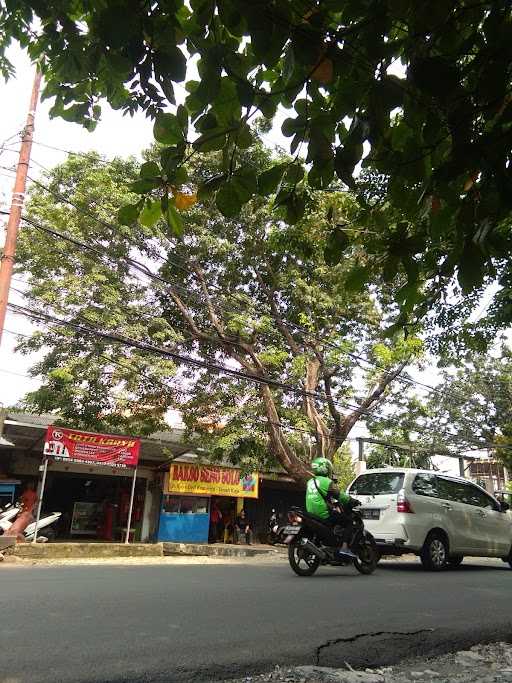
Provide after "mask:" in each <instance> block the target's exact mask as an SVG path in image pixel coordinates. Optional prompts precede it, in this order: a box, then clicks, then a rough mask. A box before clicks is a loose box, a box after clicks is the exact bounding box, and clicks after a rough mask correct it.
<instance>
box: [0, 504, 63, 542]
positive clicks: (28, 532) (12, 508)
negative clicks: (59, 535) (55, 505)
mask: <svg viewBox="0 0 512 683" xmlns="http://www.w3.org/2000/svg"><path fill="white" fill-rule="evenodd" d="M20 511H21V507H20V506H19V505H18V504H16V505H8V506H7V507H6V508H4V509H3V510H1V511H0V534H1V535H4V536H9V529H10V528H11V527H12V525H13V522H14V520H15V518H16V517H17V516H18V513H19V512H20ZM61 515H62V513H61V512H52V513H50V514H47V515H46V516H44V517H41V518H40V519H39V523H38V525H37V542H38V543H46V542H47V541H50V540H53V539H54V538H55V531H54V530H53V529H50V528H49V527H50V526H51V525H52V524H53V523H54V522H56V521H57V520H58V519H59V518H60V517H61ZM41 529H46V531H45V533H44V535H42V534H41V535H40V531H41ZM35 530H36V523H35V522H30V524H28V526H27V527H26V528H25V530H24V531H23V536H24V538H25V540H26V541H33V540H34V535H35Z"/></svg>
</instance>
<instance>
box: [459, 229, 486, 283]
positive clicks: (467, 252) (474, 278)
mask: <svg viewBox="0 0 512 683" xmlns="http://www.w3.org/2000/svg"><path fill="white" fill-rule="evenodd" d="M484 263H485V256H484V254H483V252H482V251H481V249H479V247H477V245H476V244H475V243H474V242H472V241H468V242H467V243H466V244H465V246H464V249H463V250H462V254H461V256H460V261H459V268H458V271H457V279H458V281H459V285H460V286H461V289H462V291H463V292H464V294H469V293H470V292H472V291H473V290H474V289H476V288H477V287H480V286H481V285H482V282H483V278H484V272H483V267H484Z"/></svg>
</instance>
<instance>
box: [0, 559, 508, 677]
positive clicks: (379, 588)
mask: <svg viewBox="0 0 512 683" xmlns="http://www.w3.org/2000/svg"><path fill="white" fill-rule="evenodd" d="M511 585H512V571H511V570H510V569H509V568H508V565H505V564H503V563H502V562H496V563H489V562H488V563H480V564H479V563H478V562H476V561H475V562H474V563H473V564H471V563H470V562H469V563H468V564H465V565H463V566H462V567H461V568H460V569H458V570H452V571H447V572H444V573H442V574H429V573H425V572H423V571H422V570H421V567H420V565H419V564H417V563H403V562H394V563H393V562H389V561H388V562H385V563H381V565H379V568H378V570H377V571H376V572H375V574H374V575H373V576H370V577H365V576H360V575H359V574H357V573H356V572H355V570H353V569H352V568H341V569H340V568H322V569H320V570H319V572H318V573H317V574H316V575H315V576H314V577H312V578H308V579H301V578H299V577H296V576H295V575H294V574H292V572H291V570H290V569H289V567H288V565H287V564H286V561H285V560H284V559H283V560H282V562H276V561H273V562H272V563H267V564H265V563H261V562H259V563H258V562H249V561H248V563H247V564H222V565H156V566H140V567H137V566H54V567H49V566H47V567H44V566H39V567H19V566H12V567H5V566H4V567H3V568H2V569H0V614H1V626H0V638H1V644H2V647H1V650H0V652H1V655H0V661H1V667H0V683H32V682H37V683H39V682H41V683H50V682H52V683H55V682H56V681H58V682H59V683H67V682H68V681H73V682H74V683H77V682H87V683H92V682H95V683H96V682H100V681H101V683H107V682H110V683H118V682H119V683H120V682H121V681H128V682H132V683H135V682H137V683H142V682H143V681H158V682H163V681H177V680H192V679H193V680H196V681H198V680H199V681H206V680H210V681H211V680H220V679H222V678H227V677H230V676H232V677H235V676H236V675H240V674H245V673H249V672H253V671H262V670H265V669H267V668H268V669H270V668H272V667H273V666H274V665H275V664H277V663H279V664H304V663H315V662H319V663H320V664H322V665H326V666H329V665H339V666H343V663H344V662H345V661H349V662H350V663H351V664H352V665H353V666H367V665H385V664H389V663H393V662H394V661H396V660H397V659H399V658H400V657H402V656H405V655H413V654H419V653H423V652H427V651H432V652H436V653H438V652H443V651H447V650H449V649H450V648H452V647H454V646H456V645H459V646H461V647H464V646H466V645H467V644H469V643H474V642H478V641H479V640H483V639H487V638H489V639H494V638H496V639H497V638H499V637H503V636H504V635H508V634H510V632H511V630H510V624H511V616H510V594H511ZM379 632H384V633H383V634H381V635H375V634H376V633H379ZM393 632H399V634H402V635H396V633H395V634H394V635H393ZM372 634H373V635H372ZM406 634H407V635H406ZM333 641H336V642H333ZM343 641H345V642H343Z"/></svg>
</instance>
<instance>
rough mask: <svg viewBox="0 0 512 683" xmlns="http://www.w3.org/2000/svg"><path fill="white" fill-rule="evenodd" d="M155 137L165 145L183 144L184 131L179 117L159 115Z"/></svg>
mask: <svg viewBox="0 0 512 683" xmlns="http://www.w3.org/2000/svg"><path fill="white" fill-rule="evenodd" d="M153 135H154V138H155V140H156V141H157V142H160V143H162V144H163V145H175V144H177V143H178V142H183V131H182V129H181V125H180V122H179V120H178V117H177V116H174V114H168V113H165V114H157V116H156V119H155V125H154V126H153Z"/></svg>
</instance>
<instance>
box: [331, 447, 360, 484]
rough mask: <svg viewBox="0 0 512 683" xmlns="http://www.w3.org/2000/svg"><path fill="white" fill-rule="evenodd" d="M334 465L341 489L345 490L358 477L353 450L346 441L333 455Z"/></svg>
mask: <svg viewBox="0 0 512 683" xmlns="http://www.w3.org/2000/svg"><path fill="white" fill-rule="evenodd" d="M332 466H333V469H334V475H335V476H336V479H337V480H338V486H339V488H340V490H341V491H345V490H346V489H347V488H348V485H349V484H350V483H351V482H352V481H353V480H354V479H355V477H356V469H355V467H354V461H353V458H352V452H351V450H350V446H349V445H348V444H347V443H346V442H345V443H344V444H343V445H342V446H341V448H338V450H337V451H336V453H334V455H333V456H332Z"/></svg>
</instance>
